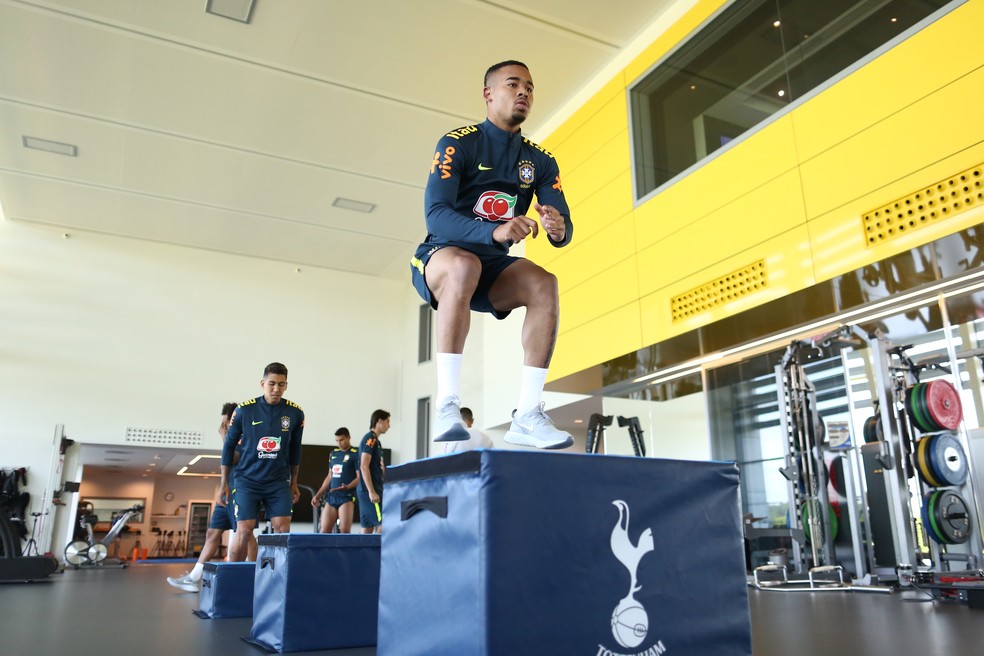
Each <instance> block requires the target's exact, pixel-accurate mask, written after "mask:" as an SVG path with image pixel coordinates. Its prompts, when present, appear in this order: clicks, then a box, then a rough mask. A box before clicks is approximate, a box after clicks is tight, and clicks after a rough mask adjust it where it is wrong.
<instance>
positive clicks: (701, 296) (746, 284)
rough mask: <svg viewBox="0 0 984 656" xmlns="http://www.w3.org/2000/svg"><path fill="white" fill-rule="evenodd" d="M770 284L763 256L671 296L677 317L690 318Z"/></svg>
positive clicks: (672, 306)
mask: <svg viewBox="0 0 984 656" xmlns="http://www.w3.org/2000/svg"><path fill="white" fill-rule="evenodd" d="M768 284H769V280H768V276H767V275H766V270H765V260H759V261H758V262H755V263H753V264H749V265H748V266H746V267H742V268H741V269H738V270H737V271H732V272H731V273H729V274H728V275H726V276H721V277H720V278H718V279H717V280H712V281H711V282H708V283H705V284H703V285H701V286H700V287H695V288H694V289H691V290H690V291H689V292H685V293H683V294H680V295H679V296H674V297H673V298H671V299H670V311H671V313H672V315H673V321H680V320H681V319H687V318H689V317H692V316H694V315H697V314H700V313H701V312H706V311H707V310H710V309H711V308H714V307H717V306H718V305H721V304H722V303H727V302H728V301H733V300H735V299H736V298H740V297H742V296H744V295H745V294H751V293H752V292H757V291H759V290H762V289H765V288H766V287H767V286H768Z"/></svg>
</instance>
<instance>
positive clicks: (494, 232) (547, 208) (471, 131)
mask: <svg viewBox="0 0 984 656" xmlns="http://www.w3.org/2000/svg"><path fill="white" fill-rule="evenodd" d="M482 93H483V96H484V99H485V104H486V111H487V118H486V120H485V122H484V123H481V124H479V125H470V126H466V127H463V128H459V129H457V130H453V131H451V132H449V133H447V134H446V135H444V136H443V137H442V138H441V139H440V140H439V141H438V144H437V149H436V152H435V153H434V157H433V160H432V162H431V168H430V177H429V178H428V180H427V188H426V190H425V192H424V205H425V210H426V223H427V233H428V234H427V238H426V239H425V240H424V242H423V243H422V244H421V245H420V246H419V247H418V248H417V251H416V253H415V254H414V257H413V259H412V260H411V261H410V264H411V278H412V280H413V285H414V287H415V288H416V289H417V292H418V293H419V294H420V296H421V297H422V298H423V299H424V300H425V301H427V302H428V303H430V304H431V306H432V307H434V309H435V310H437V331H436V332H437V355H436V358H435V359H436V364H437V395H436V407H437V412H436V417H435V420H434V435H435V440H436V441H438V442H448V441H459V440H466V439H468V432H467V431H466V430H465V425H464V424H463V423H462V419H461V413H460V401H459V396H460V386H461V384H460V379H461V354H462V352H463V351H464V346H465V339H466V337H467V336H468V329H469V326H470V322H471V310H475V311H477V312H488V313H490V314H492V316H494V317H495V318H496V319H504V318H505V317H506V316H507V315H508V314H509V313H510V312H511V311H512V310H515V309H516V308H520V307H525V308H526V319H525V321H524V323H523V333H522V342H523V351H524V359H523V365H524V366H523V375H522V380H521V382H520V387H519V400H518V402H517V405H516V410H515V411H514V412H513V422H512V425H511V426H510V427H509V431H508V432H507V433H506V436H505V439H506V441H507V442H510V443H512V444H519V445H524V446H535V447H539V448H543V449H562V448H566V447H568V446H570V445H571V444H573V443H574V438H573V437H571V435H570V434H569V433H566V432H564V431H561V430H558V429H557V428H556V427H554V425H553V422H552V421H550V418H549V417H548V416H547V415H546V413H545V412H544V409H543V403H542V402H541V400H540V399H541V397H542V395H543V385H544V382H545V381H546V377H547V367H548V366H549V364H550V358H551V356H552V355H553V350H554V345H555V343H556V341H557V324H558V320H559V317H560V300H559V293H558V290H557V278H556V277H555V276H554V275H553V274H551V273H549V272H547V271H546V270H544V269H543V268H541V267H540V266H538V265H536V264H534V263H533V262H530V261H529V260H526V259H524V258H520V257H511V256H510V255H509V247H510V246H512V245H513V244H515V243H518V242H520V241H522V240H523V239H526V238H527V237H529V236H531V235H532V236H533V237H534V238H535V237H536V236H537V235H538V234H539V232H540V229H541V227H542V230H543V232H545V233H546V236H545V238H546V239H547V240H548V241H549V242H550V244H551V245H552V246H555V247H561V246H566V245H567V244H569V243H570V241H571V237H572V236H573V233H574V226H573V224H572V223H571V219H570V210H569V209H568V207H567V201H566V200H565V199H564V192H563V187H562V186H561V183H560V169H559V168H558V166H557V162H556V160H555V159H554V157H553V155H551V154H550V153H548V152H547V151H545V150H544V149H543V148H541V147H540V146H538V145H537V144H535V143H533V142H531V141H529V140H528V139H526V138H525V137H523V135H522V133H521V131H520V125H522V123H523V121H525V120H526V118H527V116H529V113H530V109H531V108H532V106H533V80H532V76H531V75H530V71H529V68H528V67H527V66H526V65H525V64H523V63H522V62H518V61H514V60H510V61H504V62H501V63H498V64H495V65H494V66H492V67H490V68H489V69H488V71H486V73H485V88H484V90H483V92H482ZM534 194H535V195H536V198H537V202H536V203H532V200H533V195H534ZM531 203H532V206H533V209H534V210H535V211H536V214H537V216H538V218H539V222H538V221H537V218H533V217H530V216H527V215H526V212H527V211H528V210H529V208H530V205H531Z"/></svg>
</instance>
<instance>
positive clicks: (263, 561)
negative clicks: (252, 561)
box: [260, 556, 274, 569]
mask: <svg viewBox="0 0 984 656" xmlns="http://www.w3.org/2000/svg"><path fill="white" fill-rule="evenodd" d="M273 561H274V559H273V558H271V557H269V556H266V557H264V558H261V559H260V569H263V568H264V567H266V566H267V565H269V566H270V569H273Z"/></svg>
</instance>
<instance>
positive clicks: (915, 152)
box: [802, 67, 984, 216]
mask: <svg viewBox="0 0 984 656" xmlns="http://www.w3.org/2000/svg"><path fill="white" fill-rule="evenodd" d="M982 105H984V67H981V68H978V69H977V70H976V71H974V72H973V73H971V74H969V75H966V76H964V77H962V78H961V79H959V80H957V81H956V82H954V83H952V84H949V85H947V86H945V87H943V88H942V89H940V90H939V91H937V92H935V93H933V94H931V95H929V96H927V97H926V98H923V99H922V100H920V101H919V102H917V103H915V104H912V105H910V106H909V107H906V108H905V109H904V110H902V111H900V112H897V113H895V114H893V115H892V116H889V117H887V118H885V119H884V120H882V121H879V122H878V123H876V124H875V125H873V126H871V127H870V128H868V129H866V130H864V131H862V132H861V133H859V134H857V135H855V136H853V137H851V138H850V139H848V140H846V141H843V142H841V143H839V144H837V145H836V146H834V147H832V148H830V149H828V150H826V151H824V152H823V153H821V154H820V155H818V156H817V157H814V158H813V159H811V160H809V161H807V162H804V163H803V165H802V170H803V192H804V200H805V202H806V211H807V214H808V215H809V216H819V215H820V214H824V213H826V212H829V211H830V210H831V209H833V208H835V207H838V206H840V205H842V204H844V203H846V202H849V201H851V200H853V199H856V198H859V197H860V196H863V195H865V194H866V193H868V192H869V191H870V190H872V189H877V188H878V187H881V186H884V185H886V184H888V183H890V182H893V181H895V180H898V179H899V178H902V177H904V176H907V175H909V174H911V173H912V172H913V171H914V170H915V169H917V168H919V167H921V166H923V165H925V163H926V162H935V161H938V160H941V159H945V158H946V157H949V156H950V155H952V154H954V153H955V152H957V151H959V150H961V149H963V148H966V147H967V145H968V144H976V143H979V142H982V141H984V121H981V120H980V115H981V107H982ZM930 182H932V181H930Z"/></svg>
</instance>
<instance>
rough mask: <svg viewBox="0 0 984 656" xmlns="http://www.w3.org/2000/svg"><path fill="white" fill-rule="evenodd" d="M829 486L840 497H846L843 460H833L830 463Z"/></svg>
mask: <svg viewBox="0 0 984 656" xmlns="http://www.w3.org/2000/svg"><path fill="white" fill-rule="evenodd" d="M830 484H831V485H833V486H834V490H835V491H836V492H837V494H839V495H841V496H842V497H846V496H847V485H846V484H845V483H844V459H843V458H834V461H833V462H831V463H830Z"/></svg>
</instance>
